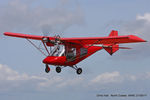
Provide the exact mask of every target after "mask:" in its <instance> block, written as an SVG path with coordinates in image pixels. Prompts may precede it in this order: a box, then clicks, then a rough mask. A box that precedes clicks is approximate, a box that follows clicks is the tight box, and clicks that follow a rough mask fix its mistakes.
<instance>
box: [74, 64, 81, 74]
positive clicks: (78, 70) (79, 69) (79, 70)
mask: <svg viewBox="0 0 150 100" xmlns="http://www.w3.org/2000/svg"><path fill="white" fill-rule="evenodd" d="M73 68H74V69H75V70H76V73H77V74H78V75H80V74H81V73H82V68H78V67H77V66H76V65H74V66H73Z"/></svg>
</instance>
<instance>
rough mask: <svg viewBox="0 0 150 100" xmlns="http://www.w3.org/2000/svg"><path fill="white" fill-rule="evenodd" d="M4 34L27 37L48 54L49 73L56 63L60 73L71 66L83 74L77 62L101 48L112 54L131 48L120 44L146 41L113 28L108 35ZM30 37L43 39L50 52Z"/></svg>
mask: <svg viewBox="0 0 150 100" xmlns="http://www.w3.org/2000/svg"><path fill="white" fill-rule="evenodd" d="M4 35H6V36H12V37H19V38H25V39H27V40H28V41H29V42H30V43H31V44H32V45H33V46H35V47H36V48H37V49H38V50H39V51H40V52H41V53H42V54H44V55H45V56H46V58H45V59H44V60H43V63H44V64H45V65H46V68H45V72H47V73H48V72H49V71H50V67H49V66H48V65H54V66H56V72H57V73H60V72H61V69H62V68H63V67H67V66H69V67H71V68H74V69H75V70H76V73H77V74H81V73H82V69H81V68H78V67H77V66H76V64H77V63H79V62H81V61H82V60H84V59H85V58H87V57H89V56H90V55H92V54H94V53H95V52H97V51H99V50H102V49H105V50H106V51H107V52H108V53H109V54H110V55H112V54H113V53H115V52H116V51H118V50H119V49H130V48H127V47H119V44H123V43H136V42H146V41H145V40H143V39H141V38H139V37H137V36H135V35H124V36H118V31H115V30H112V31H111V33H110V34H109V36H107V37H79V38H61V37H60V36H54V37H49V36H37V35H29V34H21V33H12V32H5V33H4ZM30 39H33V40H40V41H42V43H43V46H44V47H45V50H46V52H47V53H48V54H45V53H44V52H43V51H42V50H41V49H40V48H39V47H37V46H36V45H35V44H34V43H33V42H32V41H31V40H30ZM48 47H49V48H48Z"/></svg>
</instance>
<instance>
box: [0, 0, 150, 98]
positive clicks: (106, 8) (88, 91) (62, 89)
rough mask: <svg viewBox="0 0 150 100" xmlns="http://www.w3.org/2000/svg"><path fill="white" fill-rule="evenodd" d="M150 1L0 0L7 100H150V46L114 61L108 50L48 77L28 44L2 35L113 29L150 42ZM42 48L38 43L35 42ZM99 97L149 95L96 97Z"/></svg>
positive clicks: (1, 79)
mask: <svg viewBox="0 0 150 100" xmlns="http://www.w3.org/2000/svg"><path fill="white" fill-rule="evenodd" d="M149 4H150V1H148V0H0V46H1V47H0V48H1V49H0V98H1V99H2V100H9V99H11V100H27V99H28V100H35V99H36V100H43V99H44V100H49V99H55V100H58V99H59V100H60V99H61V100H66V99H72V100H83V99H86V100H91V99H96V100H99V99H106V100H107V99H109V100H110V99H112V100H116V99H118V100H120V99H131V100H133V99H135V100H137V99H138V100H141V99H142V100H149V98H150V94H149V93H150V86H149V84H150V67H149V66H150V62H149V61H150V53H149V51H150V44H149V42H147V43H136V44H124V45H122V46H126V47H131V48H132V49H131V50H119V51H118V52H116V53H115V54H114V55H113V56H110V55H109V54H108V53H107V52H106V51H105V50H101V51H99V52H97V53H96V54H94V55H92V56H90V57H89V58H87V59H85V60H84V61H83V62H81V63H79V64H78V66H79V67H81V68H82V69H83V73H82V74H81V75H77V74H76V72H75V70H74V69H71V68H69V67H68V68H64V69H62V72H61V73H59V74H58V73H56V72H55V67H54V66H50V67H51V72H50V73H48V74H47V73H45V71H44V69H45V65H44V64H43V63H42V60H43V59H44V57H45V56H43V55H42V54H40V52H38V51H37V50H36V49H35V48H34V47H32V45H31V44H30V43H29V42H28V41H26V40H25V39H19V38H12V37H6V36H3V32H6V31H10V32H19V33H26V34H34V35H35V34H36V35H48V36H54V35H55V34H59V35H60V36H61V37H97V36H99V37H101V36H107V35H108V34H109V33H110V31H111V30H112V29H114V30H118V31H119V34H120V35H126V34H127V35H128V34H133V35H137V36H139V37H141V38H143V39H145V40H148V41H150V28H149V27H150V10H149V9H150V6H149ZM34 42H35V43H36V44H38V45H39V44H40V43H39V42H38V41H34ZM97 94H146V95H147V96H144V97H125V98H124V97H115V98H114V97H109V98H108V97H97V96H96V95H97Z"/></svg>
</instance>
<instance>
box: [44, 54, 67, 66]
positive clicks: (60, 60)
mask: <svg viewBox="0 0 150 100" xmlns="http://www.w3.org/2000/svg"><path fill="white" fill-rule="evenodd" d="M65 62H66V58H65V57H56V56H48V57H46V58H45V59H44V60H43V63H45V64H51V65H62V64H64V63H65Z"/></svg>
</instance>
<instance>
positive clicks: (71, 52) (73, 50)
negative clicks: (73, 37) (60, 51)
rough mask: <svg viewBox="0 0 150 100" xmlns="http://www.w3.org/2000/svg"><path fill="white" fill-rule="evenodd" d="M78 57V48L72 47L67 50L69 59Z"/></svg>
mask: <svg viewBox="0 0 150 100" xmlns="http://www.w3.org/2000/svg"><path fill="white" fill-rule="evenodd" d="M75 57H76V48H70V49H69V50H68V52H67V59H73V58H75Z"/></svg>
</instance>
